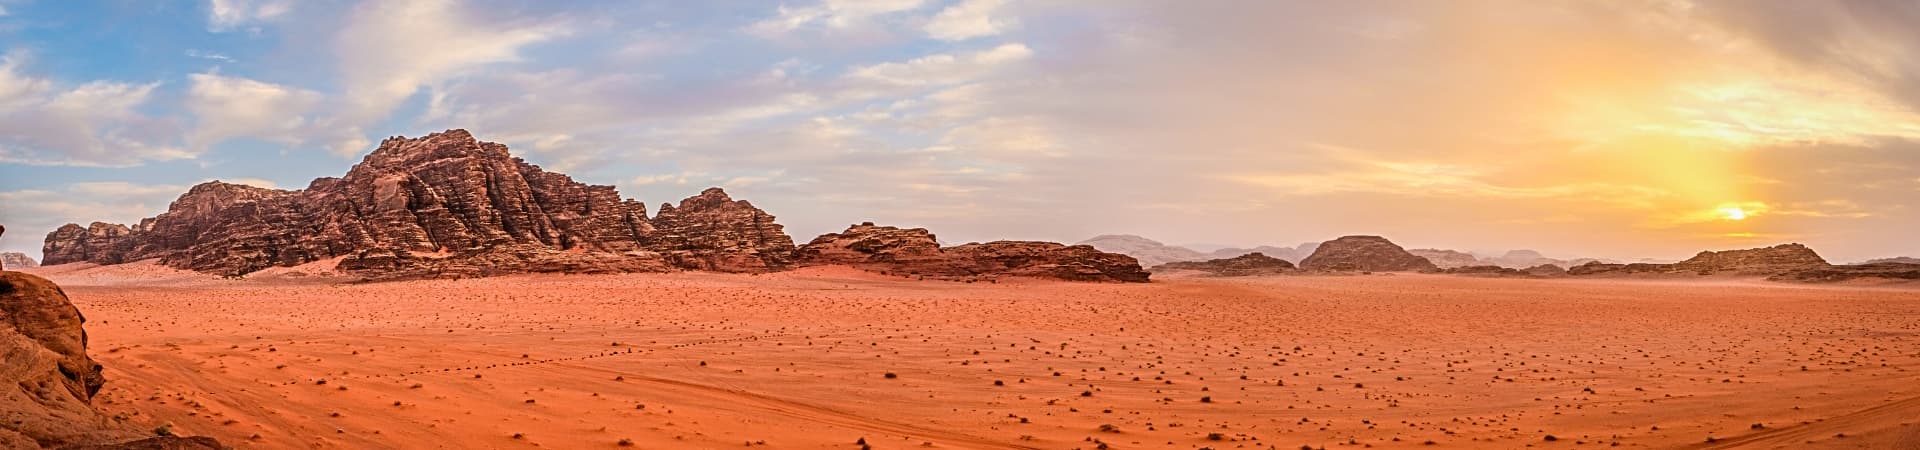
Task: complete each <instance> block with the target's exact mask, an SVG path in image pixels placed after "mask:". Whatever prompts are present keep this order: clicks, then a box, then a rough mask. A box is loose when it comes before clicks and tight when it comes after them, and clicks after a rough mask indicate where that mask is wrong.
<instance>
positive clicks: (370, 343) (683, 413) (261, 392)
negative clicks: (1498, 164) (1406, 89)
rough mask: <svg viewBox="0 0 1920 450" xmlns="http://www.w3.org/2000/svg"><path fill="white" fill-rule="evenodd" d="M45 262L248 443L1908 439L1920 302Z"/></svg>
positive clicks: (116, 377)
mask: <svg viewBox="0 0 1920 450" xmlns="http://www.w3.org/2000/svg"><path fill="white" fill-rule="evenodd" d="M44 273H45V274H46V275H47V276H50V277H52V278H54V279H55V280H56V281H59V282H61V283H62V284H63V286H66V289H67V291H68V292H69V294H71V296H72V297H73V300H74V301H75V303H76V304H77V305H78V306H79V307H80V308H81V310H82V311H84V312H85V314H86V315H87V317H88V318H89V319H90V322H89V324H88V332H89V333H90V334H91V336H92V339H93V349H94V350H93V353H94V356H95V357H96V358H97V359H98V360H99V361H101V363H102V364H105V365H106V367H107V376H108V377H109V380H110V381H109V383H108V385H107V388H106V390H104V391H102V393H101V395H100V396H99V397H98V398H97V399H96V401H95V403H96V405H97V406H99V407H101V408H102V409H104V410H105V411H107V412H108V413H109V414H118V415H122V416H124V417H126V418H128V420H130V421H134V422H136V423H142V424H146V425H153V426H157V425H159V424H162V423H171V424H173V425H174V428H175V429H176V430H180V431H181V432H182V433H184V434H203V435H209V436H214V437H217V438H219V439H220V440H221V441H223V442H226V443H229V444H231V445H235V446H237V447H239V448H402V447H404V448H527V447H533V446H538V447H545V448H617V447H618V446H619V445H620V443H621V442H623V440H624V441H625V442H627V443H630V444H631V445H632V446H633V447H635V448H720V447H742V446H746V447H751V446H761V445H764V446H767V447H772V448H857V447H858V445H856V444H855V443H856V442H858V441H861V440H863V439H864V441H865V442H866V443H868V444H870V445H871V446H873V447H874V448H920V447H923V446H931V447H932V448H1050V449H1051V448H1096V447H1099V446H1100V445H1101V444H1106V445H1108V446H1110V447H1111V448H1149V447H1151V448H1199V447H1212V448H1301V447H1302V446H1303V445H1304V446H1312V447H1315V448H1319V447H1326V448H1358V447H1363V446H1372V447H1382V448H1395V447H1419V446H1424V445H1425V444H1427V443H1428V442H1432V443H1433V444H1434V445H1438V446H1443V447H1450V448H1517V447H1526V446H1533V447H1561V448H1573V447H1577V446H1583V445H1615V444H1618V445H1619V446H1622V447H1639V448H1674V447H1688V448H1719V447H1723V446H1731V445H1736V444H1738V445H1748V446H1757V447H1759V448H1769V447H1783V446H1802V445H1806V444H1808V443H1812V444H1813V445H1815V446H1818V447H1823V448H1829V447H1830V448H1898V447H1899V446H1902V445H1906V446H1912V445H1914V443H1916V442H1920V426H1916V425H1915V423H1916V422H1920V373H1916V372H1914V371H1913V370H1912V369H1914V368H1915V367H1917V366H1916V363H1920V320H1915V319H1916V317H1920V291H1915V290H1891V289H1869V288H1858V287H1848V286H1805V285H1780V284H1771V283H1761V282H1746V281H1718V282H1681V281H1623V280H1577V279H1575V280H1523V279H1481V278H1465V277H1446V276H1426V275H1405V274H1401V275H1376V276H1328V277H1315V276H1283V277H1263V278H1246V279H1215V278H1174V279H1169V280H1166V281H1163V282H1156V283H1152V284H1139V285H1121V284H1082V283H1059V282H1044V281H1029V280H1016V281H1002V282H1000V283H973V284H965V283H950V282H916V281H907V280H902V279H899V278H890V277H884V276H879V275H874V274H870V273H865V272H858V271H852V270H847V269H837V268H815V269H807V270H802V271H796V272H789V273H779V274H771V275H758V276H754V275H721V274H705V273H682V274H666V275H661V274H651V275H606V276H562V275H541V276H514V277H502V278H490V279H478V280H438V281H415V282H404V283H376V284H320V283H313V282H306V281H299V282H294V281H291V280H288V279H255V280H246V281H229V280H219V279H212V278H209V277H205V276H186V275H182V274H178V273H175V274H171V275H169V274H160V273H157V271H152V270H148V271H144V272H138V273H136V274H135V275H137V276H136V277H133V278H134V280H133V281H141V283H137V284H135V283H129V280H122V279H116V278H115V277H116V276H121V275H116V273H118V272H111V271H102V270H101V269H99V268H94V269H85V268H70V269H60V270H52V271H49V272H44ZM156 280H161V281H164V282H159V283H155V282H154V281H156ZM1549 436H1551V438H1549ZM1709 438H1712V442H1709ZM1909 448H1911V447H1909Z"/></svg>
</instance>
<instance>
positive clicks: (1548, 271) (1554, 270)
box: [1521, 264, 1567, 277]
mask: <svg viewBox="0 0 1920 450" xmlns="http://www.w3.org/2000/svg"><path fill="white" fill-rule="evenodd" d="M1521 271H1522V272H1526V273H1527V274H1528V275H1533V276H1536V277H1559V276H1566V275H1567V269H1562V268H1560V266H1556V265H1552V264H1541V265H1538V266H1533V267H1528V268H1525V269H1521Z"/></svg>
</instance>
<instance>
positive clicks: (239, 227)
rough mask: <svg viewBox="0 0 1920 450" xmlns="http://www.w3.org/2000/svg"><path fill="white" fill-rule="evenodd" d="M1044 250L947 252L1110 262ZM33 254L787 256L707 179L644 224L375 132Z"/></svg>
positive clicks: (422, 265)
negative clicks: (280, 178) (270, 174)
mask: <svg viewBox="0 0 1920 450" xmlns="http://www.w3.org/2000/svg"><path fill="white" fill-rule="evenodd" d="M1052 246H1053V247H1048V246H1045V245H1039V243H1029V244H1020V245H1014V244H1009V243H989V244H988V245H987V246H985V247H975V248H969V249H964V250H959V251H958V252H960V253H966V254H971V255H973V256H972V257H971V258H972V260H978V261H986V260H995V259H1006V258H1002V257H1001V256H1002V255H1001V254H1002V253H1007V254H1029V255H1028V256H1021V257H1017V258H1013V259H1018V260H1020V261H1005V263H1004V264H998V265H1000V266H1006V267H999V268H997V269H996V268H992V267H983V268H979V269H978V270H977V271H980V272H995V273H1008V272H1009V271H1023V270H1024V271H1029V272H1031V274H1032V275H1034V276H1054V275H1055V274H1053V273H1051V272H1045V271H1039V269H1037V268H1036V267H1039V266H1043V265H1045V264H1040V263H1035V264H1027V263H1026V262H1024V261H1025V260H1027V259H1034V260H1049V259H1054V260H1062V261H1068V260H1072V261H1083V260H1085V261H1090V260H1101V261H1103V262H1102V264H1108V263H1117V260H1113V259H1112V258H1110V256H1119V255H1110V254H1104V253H1101V252H1099V251H1098V250H1093V249H1092V247H1085V246H1075V247H1068V246H1062V245H1059V244H1052ZM1054 247H1057V248H1054ZM1082 248H1084V250H1083V249H1082ZM42 250H43V254H44V255H45V259H46V261H45V262H44V263H45V264H47V265H54V264H65V263H74V262H91V263H96V264H103V265H105V264H120V263H126V262H132V261H139V260H147V259H157V260H158V261H159V263H160V264H162V265H165V266H168V267H174V268H179V269H187V270H195V271H200V272H207V273H214V274H221V275H227V276H243V275H245V274H248V273H252V272H255V271H259V270H262V269H266V268H269V267H291V266H297V265H302V264H307V263H313V262H317V261H322V260H329V259H338V260H339V261H338V264H337V268H338V270H340V271H342V272H344V273H347V274H351V275H354V276H359V277H362V278H366V279H372V280H385V279H408V278H460V277H475V276H491V275H501V274H510V273H530V272H564V273H614V272H660V271H672V270H702V271H716V272H746V273H761V272H771V271H779V270H786V269H788V268H791V267H794V266H795V265H796V261H795V257H796V250H797V249H796V247H795V246H794V244H793V239H792V238H791V237H789V236H788V235H787V234H786V232H785V230H784V229H783V227H782V226H781V225H780V224H779V223H777V222H776V221H775V218H774V216H773V215H771V214H768V213H767V212H766V211H763V210H760V209H759V208H756V207H754V206H753V204H751V203H749V202H746V201H743V200H734V199H733V198H731V197H729V196H728V195H727V193H726V192H725V191H723V190H721V189H719V188H711V189H707V190H705V191H703V192H701V193H700V194H699V195H696V196H693V197H690V198H687V199H685V200H682V201H681V202H680V203H679V204H678V205H674V204H662V205H661V206H660V209H659V212H658V213H657V214H655V215H654V216H653V217H648V215H647V210H646V206H645V205H644V204H642V203H640V202H638V201H635V200H631V199H625V198H622V197H621V196H620V193H619V192H618V191H616V190H615V189H614V187H612V186H596V185H588V184H584V183H579V182H576V181H574V180H573V179H572V178H570V177H568V176H566V175H563V174H559V173H554V172H548V171H546V170H543V169H541V168H540V167H539V166H535V165H532V164H528V163H527V162H526V161H525V160H522V159H520V158H516V157H513V156H512V155H511V154H510V153H509V152H508V150H507V147H506V146H504V145H501V144H496V143H490V142H481V141H479V140H477V139H475V138H474V137H473V136H472V135H471V134H469V133H467V132H466V131H464V130H449V131H446V132H442V133H434V134H430V135H427V136H424V137H420V138H412V139H409V138H400V137H395V138H389V139H387V140H385V141H382V142H381V143H380V146H379V147H378V148H377V149H375V150H374V151H373V152H371V153H369V154H368V155H367V156H366V157H365V158H364V159H363V160H362V161H361V162H360V163H359V164H356V165H354V166H353V168H352V169H350V170H348V171H347V173H346V175H345V176H343V177H341V178H320V179H316V180H314V181H313V182H312V183H310V184H309V185H308V186H307V188H306V189H301V190H278V189H266V188H258V187H251V186H244V185H238V184H232V183H224V182H218V181H214V182H208V183H204V184H201V185H198V186H195V187H193V188H192V189H191V190H189V191H188V192H187V193H186V194H184V195H182V196H181V197H180V198H179V199H178V200H176V201H174V202H173V204H172V205H171V206H170V207H169V208H168V210H167V211H166V212H164V213H161V214H160V215H158V216H155V217H152V218H148V219H145V220H142V221H141V222H140V223H139V224H138V225H136V226H132V227H128V226H125V225H118V224H109V223H99V222H96V223H93V224H91V225H89V226H87V227H84V228H83V227H81V226H79V225H77V224H69V225H66V226H63V227H60V229H58V230H55V231H54V232H52V233H50V234H48V235H47V239H46V242H45V245H44V246H43V248H42ZM1088 251H1091V252H1092V253H1087V252H1088ZM960 253H955V254H960ZM1129 260H1131V258H1129ZM983 264H984V263H983ZM988 265H989V266H992V265H993V264H988ZM929 270H931V269H929ZM1063 270H1064V269H1063ZM1135 271H1138V267H1137V264H1136V267H1135ZM1068 272H1072V271H1068ZM1141 273H1144V272H1141ZM1059 275H1061V277H1064V278H1084V277H1086V276H1087V275H1086V274H1081V273H1066V272H1062V273H1060V274H1059Z"/></svg>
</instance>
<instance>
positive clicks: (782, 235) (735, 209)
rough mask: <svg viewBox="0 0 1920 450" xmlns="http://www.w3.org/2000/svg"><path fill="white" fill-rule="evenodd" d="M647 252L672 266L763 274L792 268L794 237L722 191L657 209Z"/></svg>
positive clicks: (712, 189)
mask: <svg viewBox="0 0 1920 450" xmlns="http://www.w3.org/2000/svg"><path fill="white" fill-rule="evenodd" d="M652 226H653V232H652V233H650V234H648V235H647V236H648V237H647V238H646V239H645V242H646V246H647V248H648V249H650V250H653V251H657V252H660V253H662V254H664V255H666V256H667V259H668V260H669V261H672V262H673V263H674V265H677V266H680V267H684V268H689V269H698V270H713V271H720V272H766V271H774V270H781V269H785V268H787V267H788V266H791V265H793V256H792V255H793V251H794V247H793V238H790V237H787V233H786V231H785V230H784V229H783V228H782V227H781V226H780V224H777V223H774V222H773V215H771V214H767V212H766V211H761V210H760V209H759V208H755V207H753V204H752V203H748V202H747V201H745V200H737V201H736V200H734V199H732V198H730V197H728V196H727V193H726V192H725V191H721V190H720V188H709V189H707V190H705V191H701V192H700V195H697V196H694V197H691V198H688V199H686V200H681V201H680V206H677V207H676V206H672V205H660V214H659V215H658V216H656V217H654V219H653V224H652Z"/></svg>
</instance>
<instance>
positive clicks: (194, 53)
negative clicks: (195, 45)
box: [186, 49, 233, 62]
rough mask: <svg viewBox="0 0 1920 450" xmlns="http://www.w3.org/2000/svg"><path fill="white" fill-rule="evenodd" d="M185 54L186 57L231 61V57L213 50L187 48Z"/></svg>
mask: <svg viewBox="0 0 1920 450" xmlns="http://www.w3.org/2000/svg"><path fill="white" fill-rule="evenodd" d="M186 55H187V57H188V58H200V59H210V60H214V61H221V62H233V58H231V57H228V56H227V55H222V54H219V53H214V52H207V51H200V50H195V49H187V52H186Z"/></svg>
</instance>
